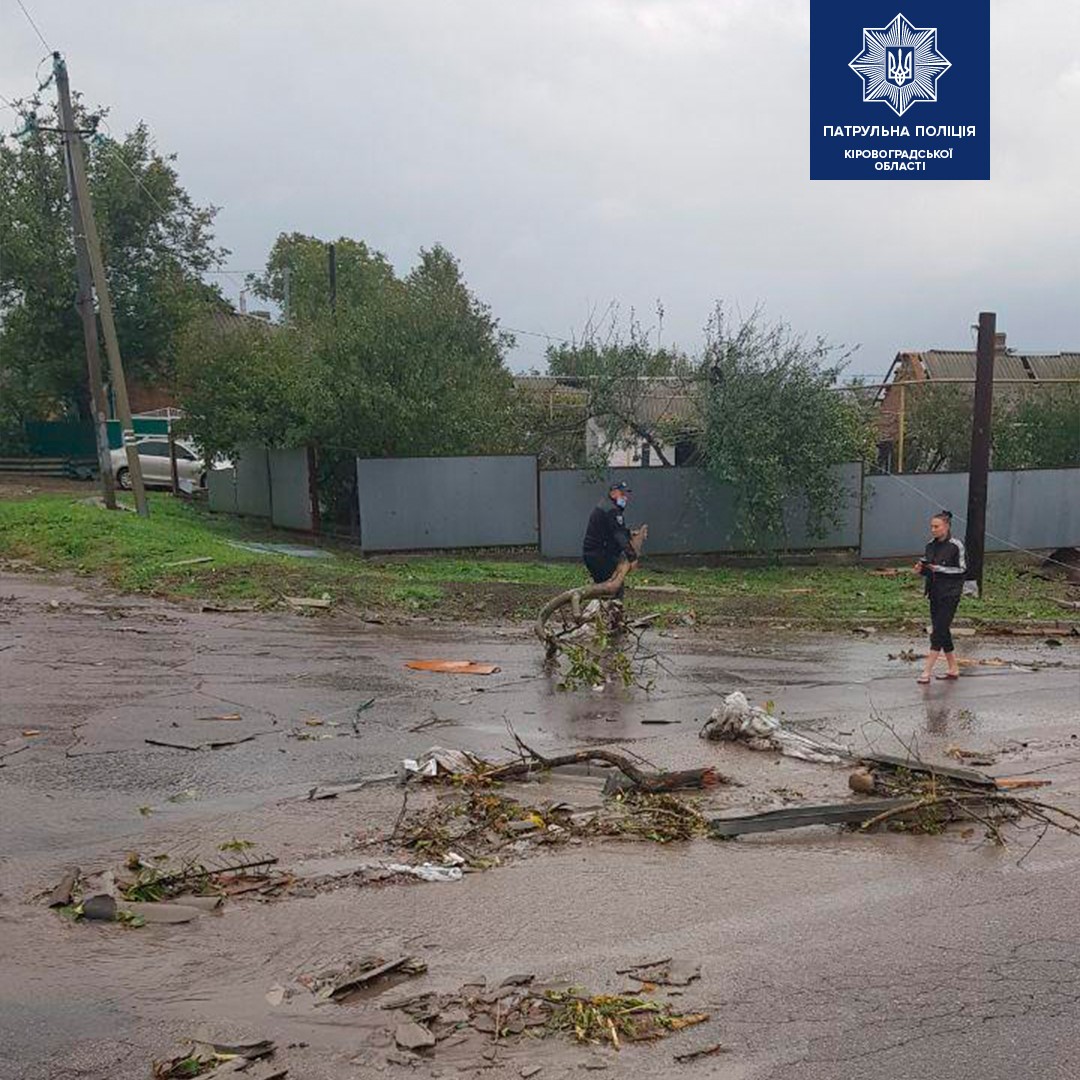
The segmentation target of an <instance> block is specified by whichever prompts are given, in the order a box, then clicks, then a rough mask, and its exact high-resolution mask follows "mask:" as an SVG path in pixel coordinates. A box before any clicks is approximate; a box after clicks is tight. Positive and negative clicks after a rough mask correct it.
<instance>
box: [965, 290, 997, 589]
mask: <svg viewBox="0 0 1080 1080" xmlns="http://www.w3.org/2000/svg"><path fill="white" fill-rule="evenodd" d="M996 329H997V316H996V315H995V314H994V313H993V312H992V311H982V312H980V313H979V339H978V345H977V346H976V352H975V408H974V411H973V413H972V418H971V464H970V466H969V472H968V510H967V536H966V537H965V538H964V543H965V546H966V547H967V562H968V573H967V576H968V579H969V580H971V581H974V582H976V585H977V588H978V594H979V596H982V586H983V555H984V552H985V550H986V492H987V487H988V486H989V473H990V423H991V412H992V408H993V403H994V344H995V340H996V333H995V332H996Z"/></svg>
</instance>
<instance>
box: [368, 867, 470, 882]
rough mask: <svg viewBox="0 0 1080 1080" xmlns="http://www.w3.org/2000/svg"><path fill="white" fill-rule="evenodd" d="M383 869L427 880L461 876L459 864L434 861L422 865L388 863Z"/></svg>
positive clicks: (459, 878) (443, 880)
mask: <svg viewBox="0 0 1080 1080" xmlns="http://www.w3.org/2000/svg"><path fill="white" fill-rule="evenodd" d="M385 869H387V870H388V871H389V872H390V873H392V874H408V875H410V876H411V877H415V878H419V879H420V880H421V881H429V882H447V881H460V880H461V878H462V876H463V875H462V870H461V867H460V866H436V865H435V864H434V863H424V864H423V865H422V866H408V865H406V864H405V863H388V864H387V865H386V867H385Z"/></svg>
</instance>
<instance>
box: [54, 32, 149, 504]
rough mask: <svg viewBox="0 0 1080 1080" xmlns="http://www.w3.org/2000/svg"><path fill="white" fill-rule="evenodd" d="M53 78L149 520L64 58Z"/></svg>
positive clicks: (123, 422) (123, 420)
mask: <svg viewBox="0 0 1080 1080" xmlns="http://www.w3.org/2000/svg"><path fill="white" fill-rule="evenodd" d="M53 74H54V75H55V77H56V92H57V97H58V98H59V102H60V123H61V126H62V127H63V129H64V133H65V135H66V136H68V148H69V150H70V156H69V160H70V162H71V174H72V178H73V179H74V182H75V190H76V191H77V192H78V196H79V198H78V207H79V215H80V217H81V219H82V231H83V235H84V236H85V238H86V252H87V255H88V256H89V258H90V272H91V273H92V275H93V278H94V291H95V292H96V293H97V300H98V309H99V314H100V316H101V332H102V335H103V336H104V338H105V353H106V355H107V356H108V358H109V372H110V375H111V381H112V390H113V394H114V395H115V398H116V411H117V412H118V413H119V414H120V426H121V428H122V430H123V439H124V451H125V453H126V454H127V463H128V474H129V475H130V477H131V486H132V489H133V490H134V493H135V509H136V510H137V511H138V512H139V516H140V517H149V515H150V510H149V507H148V506H147V504H146V489H145V487H144V486H143V478H142V469H141V468H140V466H139V455H138V452H137V448H136V446H135V426H134V424H133V423H132V420H131V406H130V404H129V403H128V396H127V383H126V381H125V380H124V365H123V362H122V361H121V359H120V342H119V340H118V338H117V336H116V323H115V322H114V321H113V311H112V301H111V299H110V297H109V283H108V281H107V279H106V277H105V263H104V261H103V260H102V257H101V241H100V239H99V238H98V231H97V224H96V222H95V221H94V207H93V204H92V203H91V202H90V189H89V187H88V185H87V183H86V162H85V161H84V160H83V147H82V138H81V137H80V135H79V132H78V130H77V128H76V127H75V115H74V113H73V111H72V108H71V88H70V85H69V83H68V73H67V65H66V64H65V63H64V58H63V57H62V56H61V55H60V54H59V53H58V52H54V53H53Z"/></svg>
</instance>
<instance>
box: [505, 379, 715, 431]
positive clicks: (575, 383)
mask: <svg viewBox="0 0 1080 1080" xmlns="http://www.w3.org/2000/svg"><path fill="white" fill-rule="evenodd" d="M642 381H643V382H645V383H646V384H647V385H646V386H645V388H644V389H643V391H642V393H641V396H640V398H639V401H638V417H637V418H638V421H639V422H640V423H642V424H644V425H646V426H651V425H653V424H657V423H660V422H670V421H673V420H690V419H692V418H693V417H694V415H695V408H694V402H693V399H692V398H691V396H690V395H689V394H688V393H687V392H686V389H685V387H684V386H683V383H682V380H680V379H644V380H642ZM582 382H583V380H582V379H580V378H579V377H577V376H573V375H562V376H555V375H515V376H514V385H515V386H516V387H517V388H518V389H519V390H522V391H524V392H526V393H535V394H543V395H545V396H546V395H553V396H555V397H557V398H562V399H563V400H566V399H567V398H569V399H575V398H580V400H581V402H582V404H584V403H585V402H586V401H587V400H588V390H587V388H586V387H585V386H583V385H582Z"/></svg>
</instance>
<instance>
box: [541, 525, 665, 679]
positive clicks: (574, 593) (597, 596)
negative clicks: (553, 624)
mask: <svg viewBox="0 0 1080 1080" xmlns="http://www.w3.org/2000/svg"><path fill="white" fill-rule="evenodd" d="M648 535H649V530H648V526H645V525H642V526H641V528H640V529H634V530H633V531H632V532H631V534H630V543H631V544H632V545H633V548H634V551H635V552H636V553H637V554H638V555H639V556H640V555H641V549H642V547H644V545H645V540H646V538H647V537H648ZM636 565H637V563H636V562H634V563H631V562H630V561H629V560H628V559H625V558H623V559H620V560H619V564H618V566H616V567H615V572H614V573H613V574H612V575H611V577H609V578H608V579H607V581H602V582H600V583H599V584H593V585H586V586H584V587H583V588H579V589H567V590H566V592H562V593H559V595H558V596H555V597H553V598H552V599H551V600H549V601H548V602H547V603H546V604H545V605H544V606H543V607H542V608H541V609H540V614H539V615H537V617H536V626H535V627H534V629H535V632H536V636H537V637H538V638H539V639H540V640H541V641H542V642H543V643H544V646H545V648H546V651H547V655H548V657H549V658H550V657H553V656H554V655H555V654H556V652H558V648H559V645H558V641H557V639H556V637H555V635H554V634H552V633H551V631H550V630H548V628H547V624H548V621H549V620H550V619H551V617H552V616H553V615H554V614H555V612H557V611H559V610H561V609H562V608H564V607H569V608H570V609H571V610H572V611H573V613H574V617H575V619H580V615H581V606H582V604H583V603H584V602H587V601H589V600H602V599H604V598H605V597H609V596H615V594H616V593H618V591H619V590H620V589H621V588H622V586H623V583H624V582H625V581H626V575H627V574H629V573H630V572H631V571H632V570H633V569H634V567H635V566H636Z"/></svg>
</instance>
